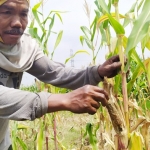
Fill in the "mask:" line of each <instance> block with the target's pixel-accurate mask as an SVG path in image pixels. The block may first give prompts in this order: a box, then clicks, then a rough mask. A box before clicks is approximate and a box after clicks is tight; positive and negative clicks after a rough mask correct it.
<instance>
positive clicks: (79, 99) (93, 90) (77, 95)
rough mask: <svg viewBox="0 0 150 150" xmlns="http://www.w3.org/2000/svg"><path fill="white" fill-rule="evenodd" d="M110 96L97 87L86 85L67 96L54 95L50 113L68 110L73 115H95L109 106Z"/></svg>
mask: <svg viewBox="0 0 150 150" xmlns="http://www.w3.org/2000/svg"><path fill="white" fill-rule="evenodd" d="M107 100H108V94H107V93H106V92H105V91H104V90H103V89H101V88H99V87H97V86H91V85H86V86H83V87H81V88H78V89H76V90H74V91H72V92H70V93H66V94H54V95H51V96H50V99H49V101H48V112H54V111H60V110H67V111H71V112H73V113H78V114H79V113H89V114H95V113H96V111H97V109H98V108H99V107H100V102H101V103H102V105H103V106H106V105H107Z"/></svg>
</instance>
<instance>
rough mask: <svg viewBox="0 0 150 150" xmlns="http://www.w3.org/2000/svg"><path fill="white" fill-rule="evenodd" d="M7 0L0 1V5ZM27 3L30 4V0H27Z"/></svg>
mask: <svg viewBox="0 0 150 150" xmlns="http://www.w3.org/2000/svg"><path fill="white" fill-rule="evenodd" d="M6 1H7V0H0V5H2V4H3V3H5V2H6ZM27 1H28V3H29V2H30V0H27Z"/></svg>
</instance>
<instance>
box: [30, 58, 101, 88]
mask: <svg viewBox="0 0 150 150" xmlns="http://www.w3.org/2000/svg"><path fill="white" fill-rule="evenodd" d="M97 69H98V66H91V67H87V68H86V69H75V68H73V67H66V66H65V65H64V64H61V63H58V62H54V61H52V60H49V58H47V57H46V56H44V57H42V58H40V59H38V60H36V61H35V62H34V63H33V66H32V67H31V68H30V70H28V71H27V72H28V73H30V74H32V75H33V76H35V77H37V78H38V79H39V80H41V81H43V82H45V83H49V84H52V85H54V86H57V87H62V88H68V89H72V90H73V89H76V88H79V87H81V86H83V85H86V84H91V85H97V84H98V83H99V82H100V81H102V78H101V77H100V76H99V74H98V71H97Z"/></svg>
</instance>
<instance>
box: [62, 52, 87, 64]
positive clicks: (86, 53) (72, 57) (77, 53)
mask: <svg viewBox="0 0 150 150" xmlns="http://www.w3.org/2000/svg"><path fill="white" fill-rule="evenodd" d="M80 53H86V54H88V55H90V54H89V53H88V52H87V51H86V50H78V51H77V52H75V53H74V54H73V55H72V56H71V57H69V58H67V59H66V60H65V64H66V63H67V62H68V61H69V60H70V59H72V58H74V57H75V56H76V55H77V54H80Z"/></svg>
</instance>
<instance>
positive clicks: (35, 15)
mask: <svg viewBox="0 0 150 150" xmlns="http://www.w3.org/2000/svg"><path fill="white" fill-rule="evenodd" d="M41 4H42V2H40V3H37V4H36V5H35V6H34V7H33V8H32V13H33V15H34V18H35V20H36V21H37V23H38V25H39V27H40V28H41V30H42V31H43V30H44V28H43V27H42V25H41V21H40V18H39V16H38V14H39V13H38V8H39V7H40V6H41Z"/></svg>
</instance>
